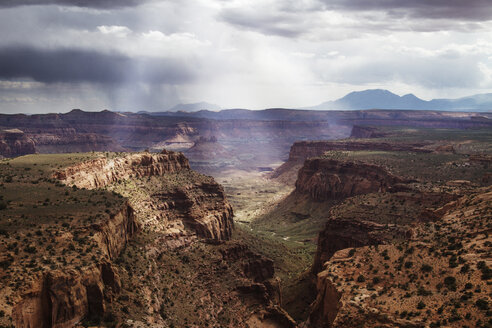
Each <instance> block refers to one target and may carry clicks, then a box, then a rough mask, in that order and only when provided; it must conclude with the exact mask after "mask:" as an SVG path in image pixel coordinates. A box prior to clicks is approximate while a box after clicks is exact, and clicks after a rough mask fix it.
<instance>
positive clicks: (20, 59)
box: [0, 47, 194, 84]
mask: <svg viewBox="0 0 492 328" xmlns="http://www.w3.org/2000/svg"><path fill="white" fill-rule="evenodd" d="M18 78H31V79H33V80H35V81H39V82H44V83H79V82H93V83H105V84H117V83H126V82H128V81H134V82H149V83H158V84H179V83H184V82H187V81H191V80H193V78H194V75H193V74H192V70H191V68H190V67H188V66H187V65H186V64H185V63H181V62H180V61H178V60H176V59H167V58H130V57H128V56H125V55H121V54H117V53H113V54H105V53H100V52H96V51H90V50H81V49H58V50H42V49H36V48H29V47H5V48H1V49H0V79H18Z"/></svg>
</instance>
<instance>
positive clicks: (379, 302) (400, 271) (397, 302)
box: [309, 187, 492, 327]
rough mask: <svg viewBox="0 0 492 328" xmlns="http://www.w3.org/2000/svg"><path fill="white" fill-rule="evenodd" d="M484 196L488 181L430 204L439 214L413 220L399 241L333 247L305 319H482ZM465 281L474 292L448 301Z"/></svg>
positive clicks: (417, 322) (467, 322)
mask: <svg viewBox="0 0 492 328" xmlns="http://www.w3.org/2000/svg"><path fill="white" fill-rule="evenodd" d="M491 198H492V191H491V189H490V187H488V188H482V189H477V190H475V192H472V193H471V194H469V195H466V196H464V197H462V198H460V199H458V200H456V201H452V202H449V203H447V204H446V205H445V206H443V207H442V208H440V209H438V210H436V214H438V215H439V220H438V221H435V222H434V223H432V224H425V225H419V226H417V227H415V231H414V234H413V236H411V238H409V240H407V241H406V242H404V243H401V244H396V245H395V244H387V245H379V246H378V247H374V246H365V247H358V248H356V249H355V250H354V251H351V249H341V250H339V251H337V252H336V253H335V254H333V256H332V257H331V258H330V259H329V260H328V261H327V262H325V263H324V267H323V271H321V272H320V273H318V297H317V299H316V301H315V302H314V303H313V305H312V307H311V310H312V312H311V315H310V319H309V326H310V327H359V326H364V327H427V326H429V324H430V326H431V327H432V326H435V327H436V326H437V327H438V326H442V325H446V327H464V326H475V325H476V323H478V322H484V321H486V320H487V319H486V316H487V313H486V311H485V310H486V309H487V307H484V308H483V310H478V309H477V307H476V304H478V303H477V302H479V303H480V302H481V303H482V304H485V303H486V302H483V301H480V299H482V300H488V299H489V298H488V297H489V296H488V295H487V293H488V291H489V290H490V288H488V286H487V285H488V284H490V279H491V277H492V275H491V270H490V268H489V267H488V265H489V263H490V255H489V254H490V248H491V246H490V245H491V244H490V240H491V237H489V235H488V233H487V232H486V231H487V227H486V225H485V224H484V223H485V222H488V221H490V218H491V215H492V213H491V211H490V205H489V204H490V200H491ZM443 242H447V243H449V244H446V245H447V246H446V245H445V246H443ZM443 248H444V249H445V251H436V250H439V249H443ZM458 254H459V256H458ZM457 259H466V260H457ZM411 268H414V269H411ZM473 268H478V269H477V270H474V269H473ZM415 270H418V273H417V274H416V271H415ZM382 272H384V274H382ZM423 286H425V287H423ZM467 286H468V287H467ZM470 286H473V288H474V289H473V292H469V293H466V296H463V297H462V298H461V302H463V303H464V304H467V306H462V307H455V306H453V300H455V299H456V298H457V297H458V298H459V297H461V296H462V295H464V290H466V289H467V288H468V289H469V288H470ZM477 300H478V301H477ZM474 306H475V308H474ZM412 311H414V312H413V314H410V313H412ZM415 311H417V312H415ZM424 313H425V315H424ZM467 313H469V314H467Z"/></svg>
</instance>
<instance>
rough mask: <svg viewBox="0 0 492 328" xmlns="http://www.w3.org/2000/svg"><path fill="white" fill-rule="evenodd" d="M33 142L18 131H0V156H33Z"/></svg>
mask: <svg viewBox="0 0 492 328" xmlns="http://www.w3.org/2000/svg"><path fill="white" fill-rule="evenodd" d="M35 152H36V147H35V144H34V141H33V140H32V139H31V138H29V137H27V136H26V135H25V134H24V132H22V131H21V130H19V129H10V130H4V131H0V156H3V157H16V156H22V155H27V154H34V153H35Z"/></svg>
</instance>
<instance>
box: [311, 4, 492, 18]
mask: <svg viewBox="0 0 492 328" xmlns="http://www.w3.org/2000/svg"><path fill="white" fill-rule="evenodd" d="M319 1H320V2H321V3H323V4H324V8H325V9H329V10H346V11H382V12H385V13H386V14H388V15H389V16H392V17H394V18H403V17H411V18H417V19H418V18H431V19H459V20H467V21H487V20H491V19H492V4H491V2H490V0H371V1H368V0H350V1H346V0H319Z"/></svg>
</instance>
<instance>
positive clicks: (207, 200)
mask: <svg viewBox="0 0 492 328" xmlns="http://www.w3.org/2000/svg"><path fill="white" fill-rule="evenodd" d="M152 198H154V199H155V202H156V203H157V204H162V210H163V211H164V212H166V213H167V217H168V218H169V219H173V220H176V219H177V220H181V221H183V223H184V224H185V226H187V227H188V228H190V229H192V230H193V231H195V232H196V234H197V235H198V236H200V237H203V238H209V239H214V240H228V239H230V237H231V235H232V230H233V228H234V221H233V219H232V218H233V210H232V206H231V205H230V204H229V203H228V202H227V200H226V199H225V194H224V189H223V188H222V186H220V185H219V184H217V183H215V182H211V183H209V182H202V183H197V184H194V185H189V186H183V187H182V188H179V189H175V190H173V191H171V192H163V193H157V194H154V195H153V196H152Z"/></svg>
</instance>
